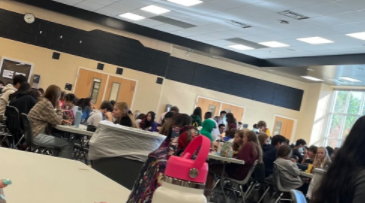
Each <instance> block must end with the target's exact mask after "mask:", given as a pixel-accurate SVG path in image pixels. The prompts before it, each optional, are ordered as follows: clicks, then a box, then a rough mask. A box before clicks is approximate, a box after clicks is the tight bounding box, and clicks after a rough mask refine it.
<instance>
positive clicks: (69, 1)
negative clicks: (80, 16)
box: [54, 0, 84, 6]
mask: <svg viewBox="0 0 365 203" xmlns="http://www.w3.org/2000/svg"><path fill="white" fill-rule="evenodd" d="M54 1H57V2H60V3H63V4H67V5H71V6H73V5H76V4H78V3H80V2H82V1H84V0H54Z"/></svg>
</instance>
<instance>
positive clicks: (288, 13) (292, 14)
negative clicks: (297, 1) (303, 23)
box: [278, 10, 309, 20]
mask: <svg viewBox="0 0 365 203" xmlns="http://www.w3.org/2000/svg"><path fill="white" fill-rule="evenodd" d="M278 14H280V15H283V16H286V17H289V18H293V19H296V20H305V19H308V18H309V17H308V16H305V15H301V14H299V13H295V12H293V11H289V10H286V11H282V12H279V13H278Z"/></svg>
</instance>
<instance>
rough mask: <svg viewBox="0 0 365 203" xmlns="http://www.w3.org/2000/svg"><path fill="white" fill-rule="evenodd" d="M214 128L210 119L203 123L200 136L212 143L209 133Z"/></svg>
mask: <svg viewBox="0 0 365 203" xmlns="http://www.w3.org/2000/svg"><path fill="white" fill-rule="evenodd" d="M214 126H215V122H214V121H212V120H210V119H207V120H205V121H204V122H203V128H202V129H201V131H200V134H201V135H204V136H205V137H207V138H209V139H210V141H211V142H212V143H213V141H214V140H213V138H212V134H211V132H212V130H213V128H214Z"/></svg>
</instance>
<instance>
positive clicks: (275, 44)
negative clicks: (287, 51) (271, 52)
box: [259, 41, 289, 48]
mask: <svg viewBox="0 0 365 203" xmlns="http://www.w3.org/2000/svg"><path fill="white" fill-rule="evenodd" d="M259 44H261V45H264V46H267V47H273V48H276V47H288V46H289V45H287V44H284V43H281V42H277V41H270V42H261V43H259Z"/></svg>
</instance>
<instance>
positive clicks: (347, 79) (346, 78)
mask: <svg viewBox="0 0 365 203" xmlns="http://www.w3.org/2000/svg"><path fill="white" fill-rule="evenodd" d="M339 79H341V80H346V81H349V82H361V80H358V79H354V78H350V77H339Z"/></svg>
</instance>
